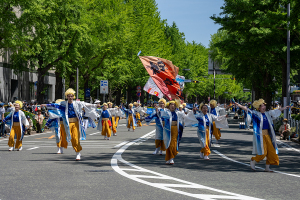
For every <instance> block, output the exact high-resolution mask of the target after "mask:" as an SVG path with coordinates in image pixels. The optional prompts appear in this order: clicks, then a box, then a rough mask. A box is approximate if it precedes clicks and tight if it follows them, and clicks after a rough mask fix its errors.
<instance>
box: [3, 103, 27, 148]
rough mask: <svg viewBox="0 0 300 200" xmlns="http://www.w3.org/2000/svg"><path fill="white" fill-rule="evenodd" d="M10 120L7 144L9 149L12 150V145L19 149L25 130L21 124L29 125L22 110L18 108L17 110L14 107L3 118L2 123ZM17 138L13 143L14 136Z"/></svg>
mask: <svg viewBox="0 0 300 200" xmlns="http://www.w3.org/2000/svg"><path fill="white" fill-rule="evenodd" d="M8 121H10V134H9V140H8V146H9V147H10V149H9V150H10V151H11V150H13V148H14V146H15V149H18V150H21V149H22V140H23V137H24V133H25V130H24V129H23V126H29V123H28V120H27V119H26V116H25V114H24V112H23V111H21V110H19V111H18V112H16V111H15V109H13V110H12V112H11V113H9V114H8V115H7V116H6V117H5V119H4V120H3V122H4V123H7V124H9V123H8ZM15 136H16V138H17V141H16V144H15V143H14V138H15Z"/></svg>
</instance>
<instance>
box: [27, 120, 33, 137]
mask: <svg viewBox="0 0 300 200" xmlns="http://www.w3.org/2000/svg"><path fill="white" fill-rule="evenodd" d="M26 118H27V121H28V123H29V126H28V129H27V135H30V134H31V131H32V127H33V122H32V120H31V118H30V116H29V115H27V117H26Z"/></svg>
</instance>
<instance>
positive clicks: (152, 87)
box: [144, 77, 164, 98]
mask: <svg viewBox="0 0 300 200" xmlns="http://www.w3.org/2000/svg"><path fill="white" fill-rule="evenodd" d="M144 90H145V91H146V92H148V93H149V94H151V95H155V96H157V97H159V98H163V96H164V94H163V93H162V92H161V91H160V89H159V88H158V87H157V85H156V84H155V83H154V81H153V80H152V78H151V77H150V78H149V79H148V81H147V83H146V85H145V86H144Z"/></svg>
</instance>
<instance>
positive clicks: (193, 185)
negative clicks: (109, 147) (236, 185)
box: [111, 130, 258, 200]
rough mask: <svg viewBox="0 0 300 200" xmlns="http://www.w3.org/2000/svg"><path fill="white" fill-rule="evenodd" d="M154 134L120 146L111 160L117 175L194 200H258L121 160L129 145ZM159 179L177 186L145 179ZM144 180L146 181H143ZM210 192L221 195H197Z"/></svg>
mask: <svg viewBox="0 0 300 200" xmlns="http://www.w3.org/2000/svg"><path fill="white" fill-rule="evenodd" d="M154 134H155V130H154V131H151V132H150V133H148V134H146V135H144V136H142V137H140V138H138V139H136V140H134V141H132V142H129V143H127V144H125V145H124V146H122V147H121V148H120V149H119V150H118V151H117V152H116V153H115V154H114V155H113V157H112V159H111V167H112V168H113V169H114V170H115V171H116V172H118V173H119V174H121V175H122V176H125V177H127V178H129V179H131V180H134V181H137V182H139V183H143V184H146V185H149V186H152V187H156V188H159V189H163V190H167V191H170V192H174V193H177V194H182V195H185V196H189V197H194V198H198V199H208V200H209V199H210V200H211V199H249V200H250V199H253V200H254V199H258V198H254V197H249V196H245V195H240V194H236V193H232V192H227V191H223V190H219V189H215V188H211V187H207V186H204V185H200V184H196V183H192V182H188V181H184V180H181V179H177V178H174V177H171V176H167V175H164V174H160V173H157V172H154V171H150V170H147V169H145V168H142V167H139V166H137V165H134V164H132V163H129V162H127V161H126V160H124V159H123V158H122V153H123V152H124V151H125V150H126V149H127V148H128V147H130V146H131V145H134V144H135V143H137V142H140V141H141V140H144V139H146V138H150V137H152V136H153V135H154ZM118 161H119V162H122V163H124V164H126V165H128V167H131V168H120V167H119V166H118ZM126 171H138V172H139V173H140V172H145V173H147V174H149V173H150V174H151V175H150V176H149V175H148V176H147V175H140V174H139V175H133V174H128V173H126ZM153 178H154V179H159V180H162V179H164V180H169V181H173V182H175V183H176V182H179V184H166V183H153V182H150V181H148V180H147V179H153ZM145 179H146V180H145ZM177 188H180V189H182V188H194V189H195V191H194V192H195V193H189V192H184V191H182V190H179V189H177ZM199 189H201V190H203V191H204V190H210V192H212V191H213V192H216V193H222V195H213V194H197V192H199V191H197V190H199Z"/></svg>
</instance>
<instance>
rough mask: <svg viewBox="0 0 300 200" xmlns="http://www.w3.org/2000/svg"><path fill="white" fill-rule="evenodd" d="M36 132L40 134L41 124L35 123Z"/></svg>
mask: <svg viewBox="0 0 300 200" xmlns="http://www.w3.org/2000/svg"><path fill="white" fill-rule="evenodd" d="M36 132H37V133H41V132H42V124H39V123H37V124H36Z"/></svg>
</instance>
